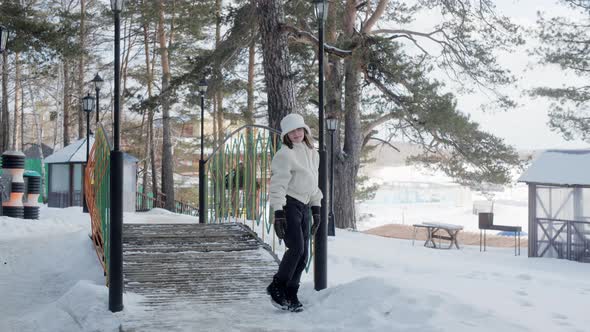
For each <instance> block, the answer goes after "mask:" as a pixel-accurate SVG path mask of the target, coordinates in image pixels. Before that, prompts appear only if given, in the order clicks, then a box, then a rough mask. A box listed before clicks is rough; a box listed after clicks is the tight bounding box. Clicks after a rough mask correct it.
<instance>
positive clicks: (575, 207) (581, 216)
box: [518, 149, 590, 262]
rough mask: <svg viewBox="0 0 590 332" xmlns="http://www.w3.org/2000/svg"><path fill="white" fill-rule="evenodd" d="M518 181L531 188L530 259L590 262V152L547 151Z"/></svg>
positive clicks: (589, 150)
mask: <svg viewBox="0 0 590 332" xmlns="http://www.w3.org/2000/svg"><path fill="white" fill-rule="evenodd" d="M518 181H519V182H525V183H526V184H527V185H528V187H529V231H528V233H529V244H528V251H529V257H554V258H565V259H570V260H575V261H581V262H590V149H588V150H547V151H545V152H543V153H542V154H541V155H539V156H538V157H537V158H536V159H535V160H534V161H533V162H532V164H531V166H530V167H529V168H528V169H527V170H526V172H524V173H523V174H522V176H521V177H520V178H519V179H518Z"/></svg>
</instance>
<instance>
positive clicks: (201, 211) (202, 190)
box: [199, 92, 206, 224]
mask: <svg viewBox="0 0 590 332" xmlns="http://www.w3.org/2000/svg"><path fill="white" fill-rule="evenodd" d="M204 117H205V96H204V93H203V92H201V159H199V224H204V223H205V222H206V220H205V160H203V149H204V147H205V144H204V142H203V137H204V135H203V131H204V124H203V122H204V120H205V119H204Z"/></svg>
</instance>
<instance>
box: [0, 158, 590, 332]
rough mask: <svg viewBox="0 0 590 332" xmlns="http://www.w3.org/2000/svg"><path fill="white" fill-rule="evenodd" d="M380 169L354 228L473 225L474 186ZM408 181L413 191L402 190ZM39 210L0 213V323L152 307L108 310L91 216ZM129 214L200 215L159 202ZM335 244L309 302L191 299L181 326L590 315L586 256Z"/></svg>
mask: <svg viewBox="0 0 590 332" xmlns="http://www.w3.org/2000/svg"><path fill="white" fill-rule="evenodd" d="M385 172H386V173H385V174H388V175H387V176H382V177H381V178H379V177H375V179H377V180H379V179H381V180H383V179H384V178H385V180H386V181H384V183H386V186H385V187H384V189H383V188H382V189H381V192H380V193H378V194H377V196H376V198H375V200H374V201H372V202H367V203H364V204H363V205H361V206H360V208H359V210H361V213H364V214H366V215H365V219H364V221H363V222H362V223H361V224H359V228H370V227H374V226H378V225H379V224H383V223H390V222H393V221H397V220H399V221H402V220H403V222H405V223H406V224H409V223H413V222H419V221H425V220H440V221H444V222H452V223H459V224H464V225H466V226H468V227H471V226H474V225H476V223H477V220H476V216H474V215H473V214H472V205H473V201H474V200H479V199H481V197H479V196H477V194H476V193H473V192H469V191H468V190H467V191H466V190H465V189H464V188H460V187H457V186H456V185H454V184H452V183H450V182H448V181H447V180H446V179H444V178H433V177H431V175H424V174H421V173H417V172H416V171H415V170H414V169H411V168H403V167H402V168H398V169H389V170H386V171H385ZM404 172H405V173H404ZM394 176H399V178H398V179H395V178H394ZM434 176H435V177H436V176H438V175H434ZM403 186H406V187H407V188H409V189H408V190H406V192H407V194H406V193H403V190H395V189H396V188H397V189H399V188H403ZM412 188H413V189H412ZM416 188H418V189H416ZM387 191H389V193H388V192H387ZM400 192H401V193H402V194H400ZM392 195H393V196H392ZM396 195H397V196H396ZM392 197H393V198H392ZM496 199H497V201H496V204H495V206H494V209H495V213H496V218H498V219H504V218H506V219H505V220H502V223H507V224H508V223H509V222H514V224H519V225H524V224H525V223H526V189H524V190H523V188H520V187H516V188H514V189H509V190H506V191H504V192H503V193H499V194H498V195H497V196H496ZM388 200H389V201H388ZM523 202H524V203H525V204H524V205H523V204H522V203H523ZM404 208H405V210H403V209H404ZM402 212H403V217H400V216H401V215H402ZM369 213H371V214H372V216H369V215H368V214H369ZM41 216H42V219H41V220H38V221H32V220H20V219H13V218H8V217H0V331H2V332H5V331H6V332H12V331H15V332H28V331H31V332H32V331H35V332H38V331H59V332H62V331H64V332H68V331H109V332H110V331H119V326H120V325H121V324H122V325H123V327H125V326H126V325H125V324H126V322H128V320H129V317H133V318H134V319H137V318H138V317H140V318H141V317H142V315H150V316H149V317H153V313H149V312H144V308H142V307H141V306H140V305H138V301H137V300H138V295H134V294H125V296H124V301H125V309H124V311H123V312H121V313H117V314H112V313H110V312H109V311H108V309H107V303H108V290H107V288H106V287H105V286H104V277H103V273H102V270H101V268H100V264H99V263H98V260H97V257H96V254H95V252H94V249H93V247H92V245H91V242H90V240H89V237H88V233H89V230H90V221H89V217H88V215H85V214H83V213H82V211H81V208H68V209H50V208H47V207H43V208H42V210H41ZM124 218H125V222H136V223H137V222H145V221H146V220H147V219H150V220H154V219H156V220H158V222H167V223H173V222H185V223H186V222H197V220H196V218H194V217H186V216H178V215H175V214H172V213H170V212H167V211H164V210H159V209H156V210H153V211H151V212H148V213H126V214H125V216H124ZM475 227H476V226H475ZM280 252H281V250H280V249H279V253H280ZM328 254H329V259H328V264H329V267H328V273H329V275H328V286H329V287H328V288H327V289H325V290H323V291H321V292H316V291H314V290H313V267H312V268H310V270H309V274H306V275H304V277H303V284H302V288H301V295H300V298H301V300H302V302H303V303H304V304H305V305H306V310H305V311H304V312H302V313H299V314H293V313H286V312H280V311H278V310H276V309H275V308H274V307H272V306H271V305H270V303H269V302H267V301H262V302H253V303H251V304H250V305H248V306H244V305H243V304H242V305H240V306H235V305H226V306H222V307H219V306H194V305H193V306H191V305H186V306H182V307H179V308H178V310H177V311H175V316H174V317H175V318H176V319H177V320H178V326H177V327H178V330H179V331H420V332H424V331H535V332H536V331H580V332H581V331H588V326H590V316H589V315H588V303H589V302H588V297H589V296H590V278H588V276H589V275H590V264H581V263H576V262H571V261H565V260H557V259H547V258H543V259H529V258H527V257H526V251H525V252H523V255H522V256H517V257H515V256H514V255H513V251H512V248H506V249H500V248H489V251H488V252H486V253H481V252H479V248H478V247H470V246H465V247H463V248H462V249H461V250H434V249H429V248H424V247H423V246H421V245H418V244H417V245H416V246H412V244H411V241H406V240H398V239H391V238H382V237H377V236H371V235H367V234H363V233H359V232H353V231H345V230H338V232H337V236H336V237H335V238H330V240H329V248H328ZM261 291H263V290H261ZM146 317H148V316H146ZM142 332H144V331H142Z"/></svg>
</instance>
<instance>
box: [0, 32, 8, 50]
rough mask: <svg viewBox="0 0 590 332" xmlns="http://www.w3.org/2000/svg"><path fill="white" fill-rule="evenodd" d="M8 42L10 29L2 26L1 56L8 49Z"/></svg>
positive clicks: (0, 38)
mask: <svg viewBox="0 0 590 332" xmlns="http://www.w3.org/2000/svg"><path fill="white" fill-rule="evenodd" d="M7 41H8V29H6V27H5V26H3V25H0V54H2V53H4V50H5V49H6V42H7Z"/></svg>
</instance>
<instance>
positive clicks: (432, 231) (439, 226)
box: [412, 222, 463, 249]
mask: <svg viewBox="0 0 590 332" xmlns="http://www.w3.org/2000/svg"><path fill="white" fill-rule="evenodd" d="M413 226H414V238H413V239H412V245H414V241H415V240H416V233H417V231H418V228H420V227H422V228H426V242H424V246H425V247H427V248H434V249H451V248H452V247H453V244H454V245H455V247H457V249H460V248H459V242H458V241H457V235H458V234H459V232H460V231H461V230H463V226H460V225H453V224H445V223H436V222H423V223H421V224H414V225H413ZM443 232H446V234H444V233H443ZM435 239H438V240H439V241H438V245H437V243H436V242H435V241H434V240H435ZM441 240H446V241H449V245H448V246H447V247H443V246H442V244H441Z"/></svg>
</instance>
